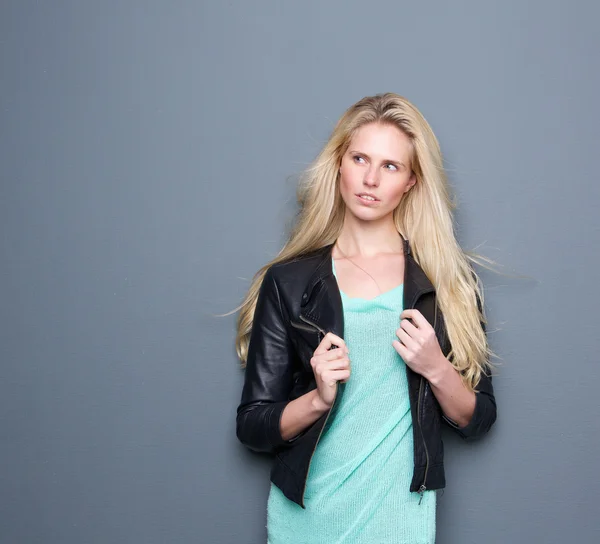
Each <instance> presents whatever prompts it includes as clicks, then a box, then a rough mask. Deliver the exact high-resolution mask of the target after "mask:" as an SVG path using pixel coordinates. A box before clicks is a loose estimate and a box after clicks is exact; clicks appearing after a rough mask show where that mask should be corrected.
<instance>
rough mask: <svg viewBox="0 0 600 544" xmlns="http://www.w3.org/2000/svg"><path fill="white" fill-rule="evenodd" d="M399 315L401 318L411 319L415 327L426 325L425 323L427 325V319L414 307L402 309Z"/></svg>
mask: <svg viewBox="0 0 600 544" xmlns="http://www.w3.org/2000/svg"><path fill="white" fill-rule="evenodd" d="M400 317H401V318H410V319H411V320H412V323H413V325H414V326H415V327H417V328H422V327H427V325H429V321H427V319H425V317H424V316H423V314H422V313H421V312H419V310H417V309H416V308H411V309H409V310H404V311H403V312H402V313H401V314H400Z"/></svg>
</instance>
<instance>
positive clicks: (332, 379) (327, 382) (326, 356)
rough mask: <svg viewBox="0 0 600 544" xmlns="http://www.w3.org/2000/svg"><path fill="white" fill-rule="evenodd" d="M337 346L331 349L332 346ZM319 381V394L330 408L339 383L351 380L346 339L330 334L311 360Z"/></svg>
mask: <svg viewBox="0 0 600 544" xmlns="http://www.w3.org/2000/svg"><path fill="white" fill-rule="evenodd" d="M334 345H335V346H337V347H336V348H333V349H331V347H332V346H334ZM310 364H311V366H312V369H313V373H314V375H315V378H316V381H317V392H318V396H319V399H320V400H321V401H322V402H323V405H324V406H326V407H327V408H330V407H331V406H332V404H333V401H334V398H335V393H336V390H337V382H338V381H341V382H343V383H345V382H347V381H348V378H350V359H349V357H348V347H347V346H346V342H344V339H343V338H341V337H339V336H337V335H335V334H333V333H332V332H328V333H327V334H326V335H325V336H324V337H323V340H321V343H320V344H319V345H318V347H317V349H316V350H315V352H314V353H313V356H312V357H311V359H310Z"/></svg>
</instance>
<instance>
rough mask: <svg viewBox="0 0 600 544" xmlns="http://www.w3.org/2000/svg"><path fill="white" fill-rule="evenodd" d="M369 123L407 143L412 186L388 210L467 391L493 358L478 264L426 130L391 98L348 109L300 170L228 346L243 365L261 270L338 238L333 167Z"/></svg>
mask: <svg viewBox="0 0 600 544" xmlns="http://www.w3.org/2000/svg"><path fill="white" fill-rule="evenodd" d="M369 123H384V124H390V125H393V126H395V127H397V128H398V129H400V130H401V131H402V132H403V133H404V134H406V136H407V137H408V138H409V140H410V144H411V158H410V165H411V169H412V171H413V172H414V173H415V175H416V178H417V182H416V183H415V185H414V186H413V187H412V189H411V190H410V191H408V192H407V193H405V194H404V195H403V197H402V200H401V201H400V204H399V205H398V207H397V208H396V209H395V210H394V212H393V220H394V224H395V226H396V229H397V230H398V232H399V233H401V234H402V235H403V236H404V237H405V238H408V240H409V242H410V246H411V251H412V254H413V256H414V258H415V260H416V261H417V263H418V264H419V266H421V268H422V269H423V271H424V272H425V274H426V275H427V277H428V278H429V280H430V281H431V283H432V284H433V286H434V287H435V289H436V293H437V297H436V299H437V303H438V305H439V307H440V310H441V312H442V314H443V316H444V321H445V324H446V330H447V334H448V339H449V341H450V345H451V351H450V353H449V354H448V359H449V361H450V362H451V363H452V365H453V366H454V367H455V368H456V370H458V372H459V373H460V375H461V377H462V378H463V382H464V383H465V385H466V386H467V387H468V388H469V389H471V390H474V389H475V388H476V387H477V384H478V383H479V380H480V376H481V373H482V372H488V370H491V368H493V365H492V364H491V362H490V359H491V358H492V357H495V356H496V355H495V354H494V353H493V352H492V350H491V349H490V346H489V343H488V339H487V335H486V332H485V330H484V329H483V328H482V326H481V323H484V324H485V323H486V322H487V321H486V318H485V315H484V312H483V307H484V294H483V288H482V284H481V281H480V279H479V276H478V275H477V273H476V272H475V270H474V268H473V267H472V265H471V262H478V263H479V260H478V259H477V257H480V256H478V255H477V254H475V253H471V252H465V251H463V250H462V249H461V247H460V246H459V244H458V242H457V240H456V237H455V233H454V218H453V212H454V210H455V208H456V204H455V203H454V201H453V200H452V198H451V194H450V187H449V184H448V180H447V176H446V172H445V170H444V167H443V164H442V162H443V159H442V153H441V150H440V145H439V143H438V140H437V138H436V137H435V135H434V133H433V130H432V129H431V127H430V126H429V123H428V122H427V121H426V120H425V118H424V117H423V115H422V114H421V113H420V111H419V110H418V109H417V108H416V107H415V106H414V105H413V104H412V103H411V102H409V101H408V100H407V99H406V98H404V97H402V96H400V95H398V94H395V93H384V94H377V95H374V96H367V97H365V98H363V99H361V100H359V101H358V102H356V103H355V104H353V105H352V106H350V107H349V108H348V109H347V110H346V111H345V112H344V114H343V115H342V116H341V118H340V119H339V120H338V122H337V123H336V125H335V127H334V129H333V131H332V133H331V135H330V137H329V139H328V140H327V142H326V144H325V145H324V147H323V149H322V150H321V152H320V153H319V155H318V156H317V158H316V159H315V160H314V161H313V163H312V164H311V165H310V166H309V167H308V168H307V169H306V170H304V172H302V174H301V177H300V182H299V184H298V190H297V199H298V203H299V205H300V209H299V212H298V214H297V217H296V221H295V224H294V225H293V226H292V229H291V232H290V235H289V238H288V241H287V242H286V243H285V245H284V247H283V248H282V249H281V251H280V252H279V253H278V255H277V256H276V257H275V258H274V259H273V260H271V261H270V262H268V263H267V264H265V265H264V266H263V267H262V268H260V269H259V270H258V272H256V274H255V275H254V278H253V280H252V282H251V285H250V288H249V290H248V292H247V294H246V296H245V298H244V300H243V302H242V304H241V305H240V306H238V308H236V310H234V311H237V310H240V313H239V315H238V319H237V335H236V340H235V346H236V352H237V355H238V357H239V359H240V361H241V363H242V368H245V365H246V361H247V356H248V344H249V341H250V334H251V331H252V321H253V317H254V310H255V308H256V302H257V298H258V292H259V289H260V286H261V283H262V280H263V278H264V276H265V273H266V271H267V269H268V268H269V267H270V266H271V265H273V264H275V263H281V262H285V261H290V260H293V259H296V258H298V257H300V256H302V255H305V254H307V253H310V252H312V251H314V250H317V249H319V248H322V247H324V246H326V245H330V244H333V243H334V242H335V241H336V240H337V238H338V236H339V235H340V233H341V230H342V226H343V220H344V213H345V207H346V206H345V203H344V201H343V199H342V197H341V195H340V191H339V186H338V185H339V178H340V174H339V168H340V165H341V161H342V157H343V155H344V154H345V153H346V151H347V149H348V146H349V145H350V141H351V140H352V138H353V136H354V135H355V134H356V132H357V131H358V129H360V128H361V127H362V126H364V125H366V124H369ZM483 259H484V260H488V259H486V258H485V257H483ZM479 264H481V263H479ZM478 299H479V301H478ZM478 302H479V304H478Z"/></svg>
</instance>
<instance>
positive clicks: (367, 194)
mask: <svg viewBox="0 0 600 544" xmlns="http://www.w3.org/2000/svg"><path fill="white" fill-rule="evenodd" d="M356 196H357V197H359V198H362V197H363V196H367V197H371V198H372V199H373V200H370V199H368V198H365V199H363V200H366V201H367V202H379V199H378V198H377V197H376V196H375V195H374V194H371V193H358V194H357V195H356Z"/></svg>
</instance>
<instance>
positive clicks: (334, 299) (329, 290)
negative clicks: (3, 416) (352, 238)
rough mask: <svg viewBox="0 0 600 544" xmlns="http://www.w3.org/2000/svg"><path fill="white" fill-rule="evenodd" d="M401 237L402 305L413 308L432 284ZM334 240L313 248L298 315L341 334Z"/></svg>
mask: <svg viewBox="0 0 600 544" xmlns="http://www.w3.org/2000/svg"><path fill="white" fill-rule="evenodd" d="M398 234H399V235H400V237H401V238H402V242H403V246H404V263H405V264H404V290H403V304H404V308H414V306H415V303H416V302H417V300H418V298H419V297H420V296H421V295H423V294H425V293H429V292H431V291H435V288H434V286H433V284H432V283H431V281H430V280H429V278H428V277H427V275H426V274H425V272H424V271H423V269H422V268H421V267H420V266H419V265H418V264H417V262H416V261H415V259H414V257H413V256H412V253H411V249H410V244H409V241H408V240H407V239H405V238H404V236H402V234H400V233H398ZM333 246H334V244H329V245H327V246H324V247H322V248H320V249H318V250H316V252H315V254H314V256H316V257H317V265H316V267H315V269H314V271H313V273H312V274H311V276H310V278H309V280H308V282H307V284H306V287H305V288H304V290H303V292H302V302H301V310H300V315H301V317H302V318H303V319H304V320H305V321H308V322H310V323H312V324H313V325H315V326H316V327H318V328H319V329H321V330H322V331H325V330H331V331H332V332H333V333H334V334H337V335H338V336H343V333H344V321H343V307H342V298H341V294H340V290H339V287H338V284H337V280H336V278H335V276H334V275H333V268H332V266H331V253H332V249H333Z"/></svg>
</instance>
